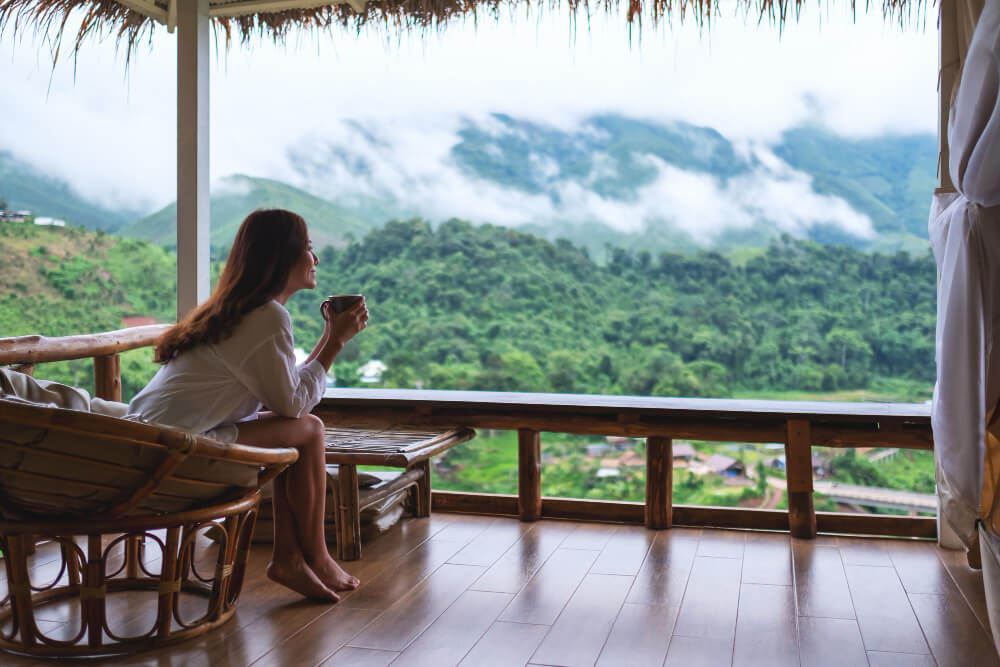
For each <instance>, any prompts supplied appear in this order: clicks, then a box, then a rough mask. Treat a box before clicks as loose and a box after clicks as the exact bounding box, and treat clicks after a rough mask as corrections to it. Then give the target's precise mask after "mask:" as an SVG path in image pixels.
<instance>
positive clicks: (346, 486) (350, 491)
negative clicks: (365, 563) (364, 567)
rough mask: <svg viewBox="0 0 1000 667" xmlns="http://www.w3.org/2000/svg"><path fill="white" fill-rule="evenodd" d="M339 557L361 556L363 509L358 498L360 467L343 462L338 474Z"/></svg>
mask: <svg viewBox="0 0 1000 667" xmlns="http://www.w3.org/2000/svg"><path fill="white" fill-rule="evenodd" d="M337 478H338V481H337V496H338V498H337V520H336V526H337V558H338V559H339V560H358V559H359V558H361V511H360V504H361V503H360V501H359V499H358V467H357V466H356V465H352V464H346V463H342V464H340V466H339V472H338V474H337Z"/></svg>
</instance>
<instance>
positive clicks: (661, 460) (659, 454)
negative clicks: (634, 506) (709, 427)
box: [646, 437, 674, 529]
mask: <svg viewBox="0 0 1000 667" xmlns="http://www.w3.org/2000/svg"><path fill="white" fill-rule="evenodd" d="M673 476H674V446H673V441H672V440H671V439H670V438H662V437H653V438H647V439H646V528H652V529H661V528H670V526H672V525H673V514H674V513H673V502H674V477H673Z"/></svg>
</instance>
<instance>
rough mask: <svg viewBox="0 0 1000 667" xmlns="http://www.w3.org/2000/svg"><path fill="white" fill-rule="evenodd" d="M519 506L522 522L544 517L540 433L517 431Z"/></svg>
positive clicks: (527, 430)
mask: <svg viewBox="0 0 1000 667" xmlns="http://www.w3.org/2000/svg"><path fill="white" fill-rule="evenodd" d="M517 468H518V475H517V485H518V495H517V505H518V514H520V516H521V521H537V520H538V518H539V517H540V516H541V515H542V439H541V436H540V434H539V433H538V431H532V430H531V429H526V428H522V429H518V431H517Z"/></svg>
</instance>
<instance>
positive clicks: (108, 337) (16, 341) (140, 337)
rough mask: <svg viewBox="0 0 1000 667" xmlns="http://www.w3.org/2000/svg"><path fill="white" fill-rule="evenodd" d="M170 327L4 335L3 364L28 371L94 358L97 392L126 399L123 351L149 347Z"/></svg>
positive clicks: (1, 344)
mask: <svg viewBox="0 0 1000 667" xmlns="http://www.w3.org/2000/svg"><path fill="white" fill-rule="evenodd" d="M169 328H170V325H168V324H149V325H146V326H142V327H133V328H131V329H120V330H118V331H107V332H104V333H96V334H83V335H79V336H63V337H60V338H47V337H45V336H18V337H16V338H0V366H14V368H15V369H16V370H19V371H21V372H22V373H27V374H28V375H32V374H34V371H35V364H41V363H45V362H50V361H67V360H70V359H87V358H93V359H94V396H97V397H98V398H103V399H105V400H108V401H120V400H122V372H121V357H120V356H119V355H120V353H122V352H126V351H128V350H134V349H137V348H140V347H149V346H151V345H153V344H154V343H155V342H156V339H157V338H159V337H160V336H162V335H163V333H164V332H165V331H166V330H167V329H169Z"/></svg>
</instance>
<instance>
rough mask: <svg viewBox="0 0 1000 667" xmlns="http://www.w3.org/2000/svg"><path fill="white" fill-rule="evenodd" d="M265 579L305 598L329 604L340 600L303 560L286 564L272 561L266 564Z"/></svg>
mask: <svg viewBox="0 0 1000 667" xmlns="http://www.w3.org/2000/svg"><path fill="white" fill-rule="evenodd" d="M267 577H268V579H270V580H271V581H274V582H277V583H279V584H281V585H282V586H284V587H285V588H290V589H292V590H293V591H295V592H296V593H301V594H302V595H304V596H306V597H307V598H313V599H316V600H328V601H330V602H338V601H339V600H340V596H339V595H337V594H336V593H334V592H333V591H331V590H330V589H329V588H327V587H326V586H325V585H324V584H323V582H322V581H321V580H320V579H319V577H317V576H316V573H315V572H313V571H312V569H310V567H309V566H308V565H307V564H306V562H305V561H304V560H292V561H289V562H287V563H284V562H278V561H274V560H272V561H271V562H270V563H268V564H267Z"/></svg>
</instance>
